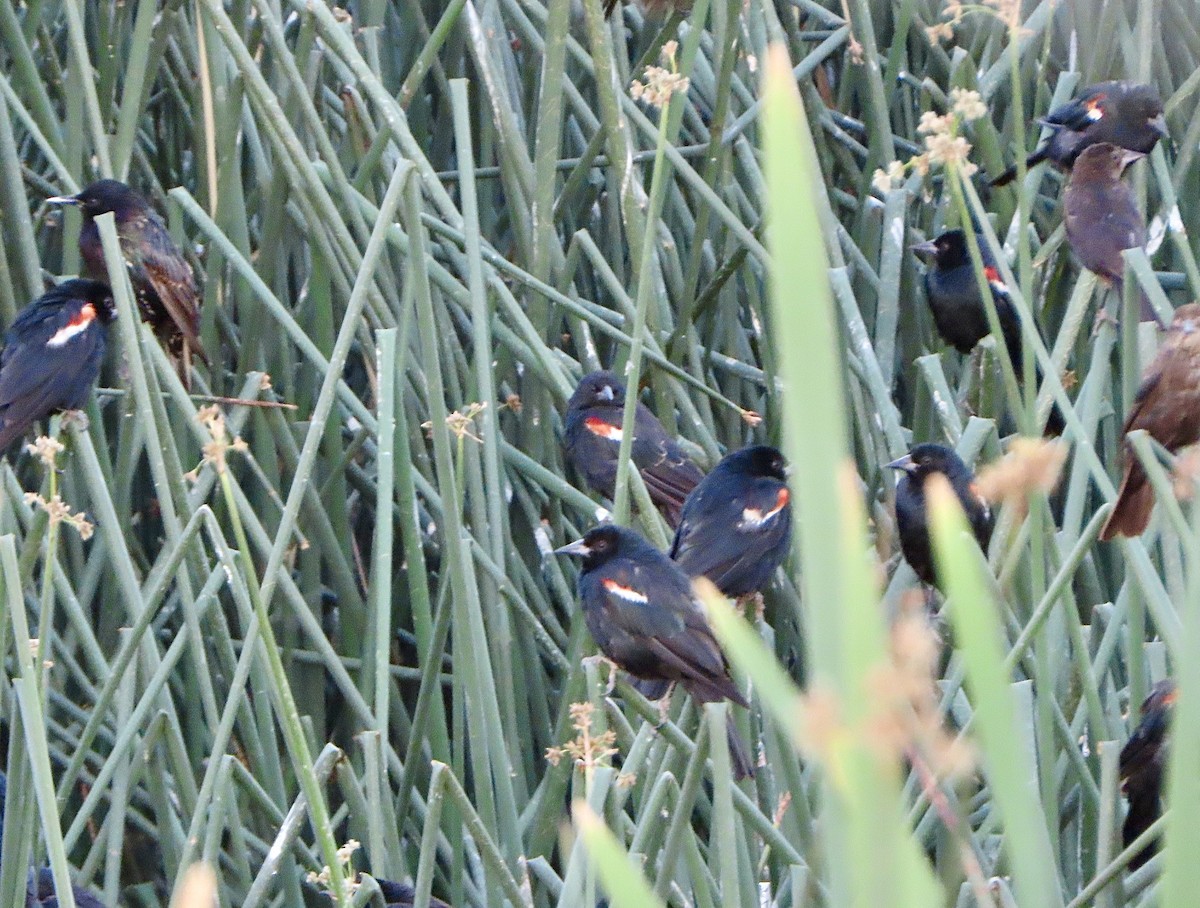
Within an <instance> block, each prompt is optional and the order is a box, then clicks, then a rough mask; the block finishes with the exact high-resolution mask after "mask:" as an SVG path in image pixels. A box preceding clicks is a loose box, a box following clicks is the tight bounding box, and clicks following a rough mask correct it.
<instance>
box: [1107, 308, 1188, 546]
mask: <svg viewBox="0 0 1200 908" xmlns="http://www.w3.org/2000/svg"><path fill="white" fill-rule="evenodd" d="M1137 429H1145V430H1146V431H1147V432H1149V433H1150V435H1151V436H1152V437H1153V438H1154V439H1155V440H1156V441H1157V442H1158V443H1159V444H1161V445H1162V446H1163V447H1165V448H1166V449H1167V450H1168V451H1178V450H1179V449H1180V448H1184V447H1187V446H1188V445H1190V444H1193V443H1195V442H1196V441H1200V303H1188V304H1187V305H1186V306H1180V307H1179V308H1178V309H1176V310H1175V318H1174V319H1173V320H1172V322H1171V327H1170V329H1169V330H1168V331H1167V336H1166V338H1165V339H1164V340H1163V345H1162V347H1160V348H1159V351H1158V355H1157V356H1155V357H1154V361H1153V362H1152V363H1151V364H1150V367H1149V368H1148V369H1147V370H1146V374H1145V375H1144V376H1143V378H1142V384H1141V387H1140V388H1138V392H1137V396H1136V397H1135V398H1134V402H1133V409H1132V410H1130V411H1129V416H1128V417H1126V419H1125V430H1124V431H1125V434H1126V435H1128V434H1129V433H1130V432H1133V431H1135V430H1137ZM1153 508H1154V492H1153V490H1152V489H1151V488H1150V484H1149V481H1148V480H1147V477H1146V471H1145V470H1143V469H1142V466H1141V464H1140V463H1139V462H1138V459H1137V455H1136V454H1134V453H1133V450H1132V449H1131V448H1130V447H1129V445H1128V443H1127V444H1126V445H1125V474H1124V476H1123V477H1122V478H1121V490H1120V492H1119V494H1118V495H1117V504H1116V507H1115V508H1113V512H1112V513H1111V514H1110V515H1109V516H1108V520H1107V521H1106V522H1105V524H1104V529H1102V530H1101V531H1100V538H1101V539H1112V538H1113V537H1114V536H1137V535H1139V534H1141V533H1142V532H1143V531H1145V529H1146V524H1147V523H1149V522H1150V511H1151V510H1152V509H1153Z"/></svg>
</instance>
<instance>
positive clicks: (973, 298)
mask: <svg viewBox="0 0 1200 908" xmlns="http://www.w3.org/2000/svg"><path fill="white" fill-rule="evenodd" d="M976 239H977V240H978V242H979V254H980V257H981V258H982V259H983V270H984V274H985V276H986V277H987V281H988V287H989V288H991V292H992V300H993V302H994V303H995V306H996V318H997V320H999V322H1000V332H1001V334H1002V335H1003V336H1004V346H1005V349H1007V350H1008V357H1009V360H1010V361H1011V362H1012V366H1013V371H1014V372H1015V373H1016V376H1017V380H1018V381H1020V380H1021V377H1022V376H1023V374H1024V372H1023V370H1022V363H1023V362H1024V358H1023V353H1022V346H1021V317H1020V316H1019V315H1018V314H1017V308H1016V306H1014V305H1013V302H1012V299H1011V297H1010V296H1009V293H1008V285H1007V284H1005V283H1004V278H1003V277H1002V276H1001V275H1000V269H999V268H997V267H996V260H995V258H994V257H993V256H992V253H991V250H990V249H989V248H988V246H987V242H986V240H985V239H984V238H983V237H982V236H980V235H978V234H976ZM912 248H913V251H914V252H915V253H917V254H918V255H920V256H922V257H924V256H930V257H932V262H931V264H930V266H929V268H928V269H927V270H926V272H925V298H926V299H927V300H928V301H929V311H930V312H932V313H933V324H934V326H935V327H936V328H937V332H938V334H939V335H941V338H942V340H944V341H945V342H946V343H948V344H949V345H950V346H951V347H953V348H954V349H955V350H957V351H958V352H959V353H962V354H964V355H966V354H968V353H970V352H971V351H972V350H973V349H975V345H976V344H978V343H979V342H980V341H981V340H983V339H984V338H985V337H987V336H988V335H989V334H991V333H992V332H991V327H990V326H989V324H988V317H987V310H986V308H985V307H984V302H983V296H982V295H981V294H980V292H979V281H978V280H977V279H976V277H975V267H974V265H973V263H972V262H971V250H970V248H969V247H968V245H967V235H966V233H964V232H963V231H962V230H947V231H946V232H945V233H943V234H941V235H940V236H937V237H935V238H934V239H932V240H929V241H928V242H925V243H920V244H918V245H916V246H913V247H912ZM1034 377H1035V379H1036V380H1037V382H1038V384H1040V383H1041V380H1042V372H1041V369H1037V368H1035V369H1034ZM1064 425H1065V423H1064V421H1063V416H1062V411H1061V410H1059V408H1058V405H1057V404H1055V405H1054V407H1053V408H1052V409H1051V410H1050V416H1049V418H1048V419H1047V422H1046V434H1047V435H1061V434H1062V430H1063V427H1064Z"/></svg>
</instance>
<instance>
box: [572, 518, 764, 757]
mask: <svg viewBox="0 0 1200 908" xmlns="http://www.w3.org/2000/svg"><path fill="white" fill-rule="evenodd" d="M555 554H561V555H577V556H579V557H581V558H583V570H582V571H581V572H580V574H579V601H580V604H581V605H582V606H583V616H584V618H585V619H586V621H587V626H588V630H590V631H591V632H592V637H593V638H594V639H595V641H596V645H597V646H598V647H600V651H601V652H602V653H604V655H605V656H607V657H608V658H609V659H611V660H612V661H613V662H615V663H616V664H617V665H618V666H620V667H621V668H623V669H624V670H625V671H627V672H629V673H630V674H631V675H633V676H634V677H635V678H640V679H643V680H646V681H667V682H671V681H677V682H679V683H680V684H681V685H683V687H684V689H686V690H687V692H688V693H690V694H691V695H692V696H693V697H694V698H695V699H696V702H697V703H713V702H716V701H718V700H729V701H731V702H733V703H736V704H737V705H738V706H749V703H747V701H746V698H745V697H743V696H742V694H741V692H740V691H739V690H738V689H737V686H736V685H735V684H734V683H733V679H732V678H731V677H730V676H729V665H728V663H727V662H726V661H725V655H724V653H722V652H721V647H720V646H718V645H717V641H716V639H715V638H714V637H713V634H712V630H711V629H710V628H709V626H708V619H707V618H706V617H705V614H704V608H703V606H701V604H700V603H699V602H698V601H697V599H696V597H695V594H694V593H693V592H692V582H691V580H690V579H689V578H688V576H687V574H685V573H684V572H683V571H682V570H680V569H679V566H678V565H676V564H675V562H673V561H671V559H670V558H668V557H667V556H666V555H664V554H663V553H662V552H660V551H659V550H658V549H656V548H654V547H653V546H652V545H650V543H648V542H647V541H646V540H645V539H643V538H642V537H641V536H639V535H638V534H637V533H635V532H633V531H632V530H626V529H624V528H622V527H619V526H616V525H614V524H603V525H601V526H598V527H595V528H594V529H592V530H589V531H588V533H587V535H585V536H584V537H583V538H582V539H580V540H578V541H577V542H573V543H571V544H570V545H566V546H563V547H562V548H560V549H556V550H555ZM730 722H731V724H730V726H729V753H730V758H731V759H732V761H733V766H734V771H735V774H736V775H737V777H738V778H739V779H740V778H744V777H746V776H749V775H753V773H754V769H753V764H752V763H751V761H750V755H749V752H748V751H747V749H746V745H745V743H744V742H743V741H742V740H741V738H740V737H739V736H738V734H737V732H736V731H735V730H734V728H733V725H732V717H731V718H730Z"/></svg>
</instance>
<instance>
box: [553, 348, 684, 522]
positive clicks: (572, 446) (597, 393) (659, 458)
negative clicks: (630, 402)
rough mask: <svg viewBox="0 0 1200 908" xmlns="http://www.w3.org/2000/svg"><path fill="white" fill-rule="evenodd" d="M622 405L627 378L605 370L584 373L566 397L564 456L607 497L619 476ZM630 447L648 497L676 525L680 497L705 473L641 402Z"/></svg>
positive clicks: (681, 502)
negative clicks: (567, 397) (565, 454)
mask: <svg viewBox="0 0 1200 908" xmlns="http://www.w3.org/2000/svg"><path fill="white" fill-rule="evenodd" d="M624 408H625V383H624V382H622V381H621V379H619V378H617V376H616V375H614V374H613V373H612V372H604V371H601V372H592V373H590V374H588V375H585V376H584V377H583V378H582V379H581V380H580V382H579V386H578V387H577V388H576V389H575V393H574V394H572V395H571V399H570V400H568V401H567V412H566V417H565V423H566V425H565V437H564V439H563V441H564V445H565V447H566V452H567V457H568V458H569V459H570V461H571V463H573V464H574V465H575V469H576V470H578V471H579V473H580V474H582V476H583V478H584V480H585V481H586V482H587V484H588V486H589V487H591V488H593V489H595V490H596V491H597V492H600V493H601V494H602V495H607V496H609V497H610V498H611V497H612V494H613V489H614V487H615V485H616V481H617V454H618V451H619V449H620V447H621V416H622V411H623V410H624ZM630 450H631V459H632V461H633V466H634V467H636V468H637V470H638V472H639V473H640V474H641V477H642V481H643V482H644V483H645V484H646V490H647V491H648V492H649V493H650V498H651V499H652V500H653V501H654V503H655V504H656V505H658V508H659V510H661V511H662V514H663V516H664V517H665V518H666V519H667V522H668V523H670V524H671V526H673V527H674V526H678V525H679V514H680V511H681V509H682V508H683V502H684V500H685V499H686V498H687V496H688V493H690V492H691V491H692V489H694V488H695V487H696V484H697V483H699V482H700V480H701V479H703V478H704V474H703V473H702V472H701V471H700V468H699V467H697V466H696V465H695V464H694V463H692V461H691V460H690V459H688V456H687V455H686V454H685V453H683V450H682V449H681V448H680V447H679V445H678V444H677V443H676V442H675V440H674V439H673V438H671V437H670V436H669V435H668V434H667V431H666V429H664V428H663V426H662V423H660V422H659V421H658V419H657V418H656V417H655V416H654V414H653V413H651V412H650V410H649V408H648V407H646V406H645V404H642V403H640V402H639V403H638V405H637V410H636V412H635V414H634V421H633V447H632V448H631V449H630Z"/></svg>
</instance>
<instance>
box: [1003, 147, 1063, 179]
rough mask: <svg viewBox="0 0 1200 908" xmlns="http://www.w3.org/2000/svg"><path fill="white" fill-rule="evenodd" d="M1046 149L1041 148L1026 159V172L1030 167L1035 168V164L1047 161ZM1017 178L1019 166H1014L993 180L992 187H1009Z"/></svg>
mask: <svg viewBox="0 0 1200 908" xmlns="http://www.w3.org/2000/svg"><path fill="white" fill-rule="evenodd" d="M1048 147H1049V143H1047V146H1046V148H1048ZM1046 148H1039V149H1038V150H1037V151H1035V152H1034V153H1033V154H1031V155H1030V156H1029V157H1027V158H1026V159H1025V169H1026V170H1028V169H1029V168H1030V167H1033V166H1034V165H1035V164H1040V163H1042V161H1044V160H1046V154H1047V152H1046ZM1016 178H1017V165H1016V164H1014V165H1013V166H1012V167H1010V168H1008V170H1006V171H1004V173H1002V174H1000V176H998V177H996V178H995V179H994V180H992V182H991V185H992V186H1007V185H1008V184H1009V183H1011V182H1012V181H1013V180H1015V179H1016Z"/></svg>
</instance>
